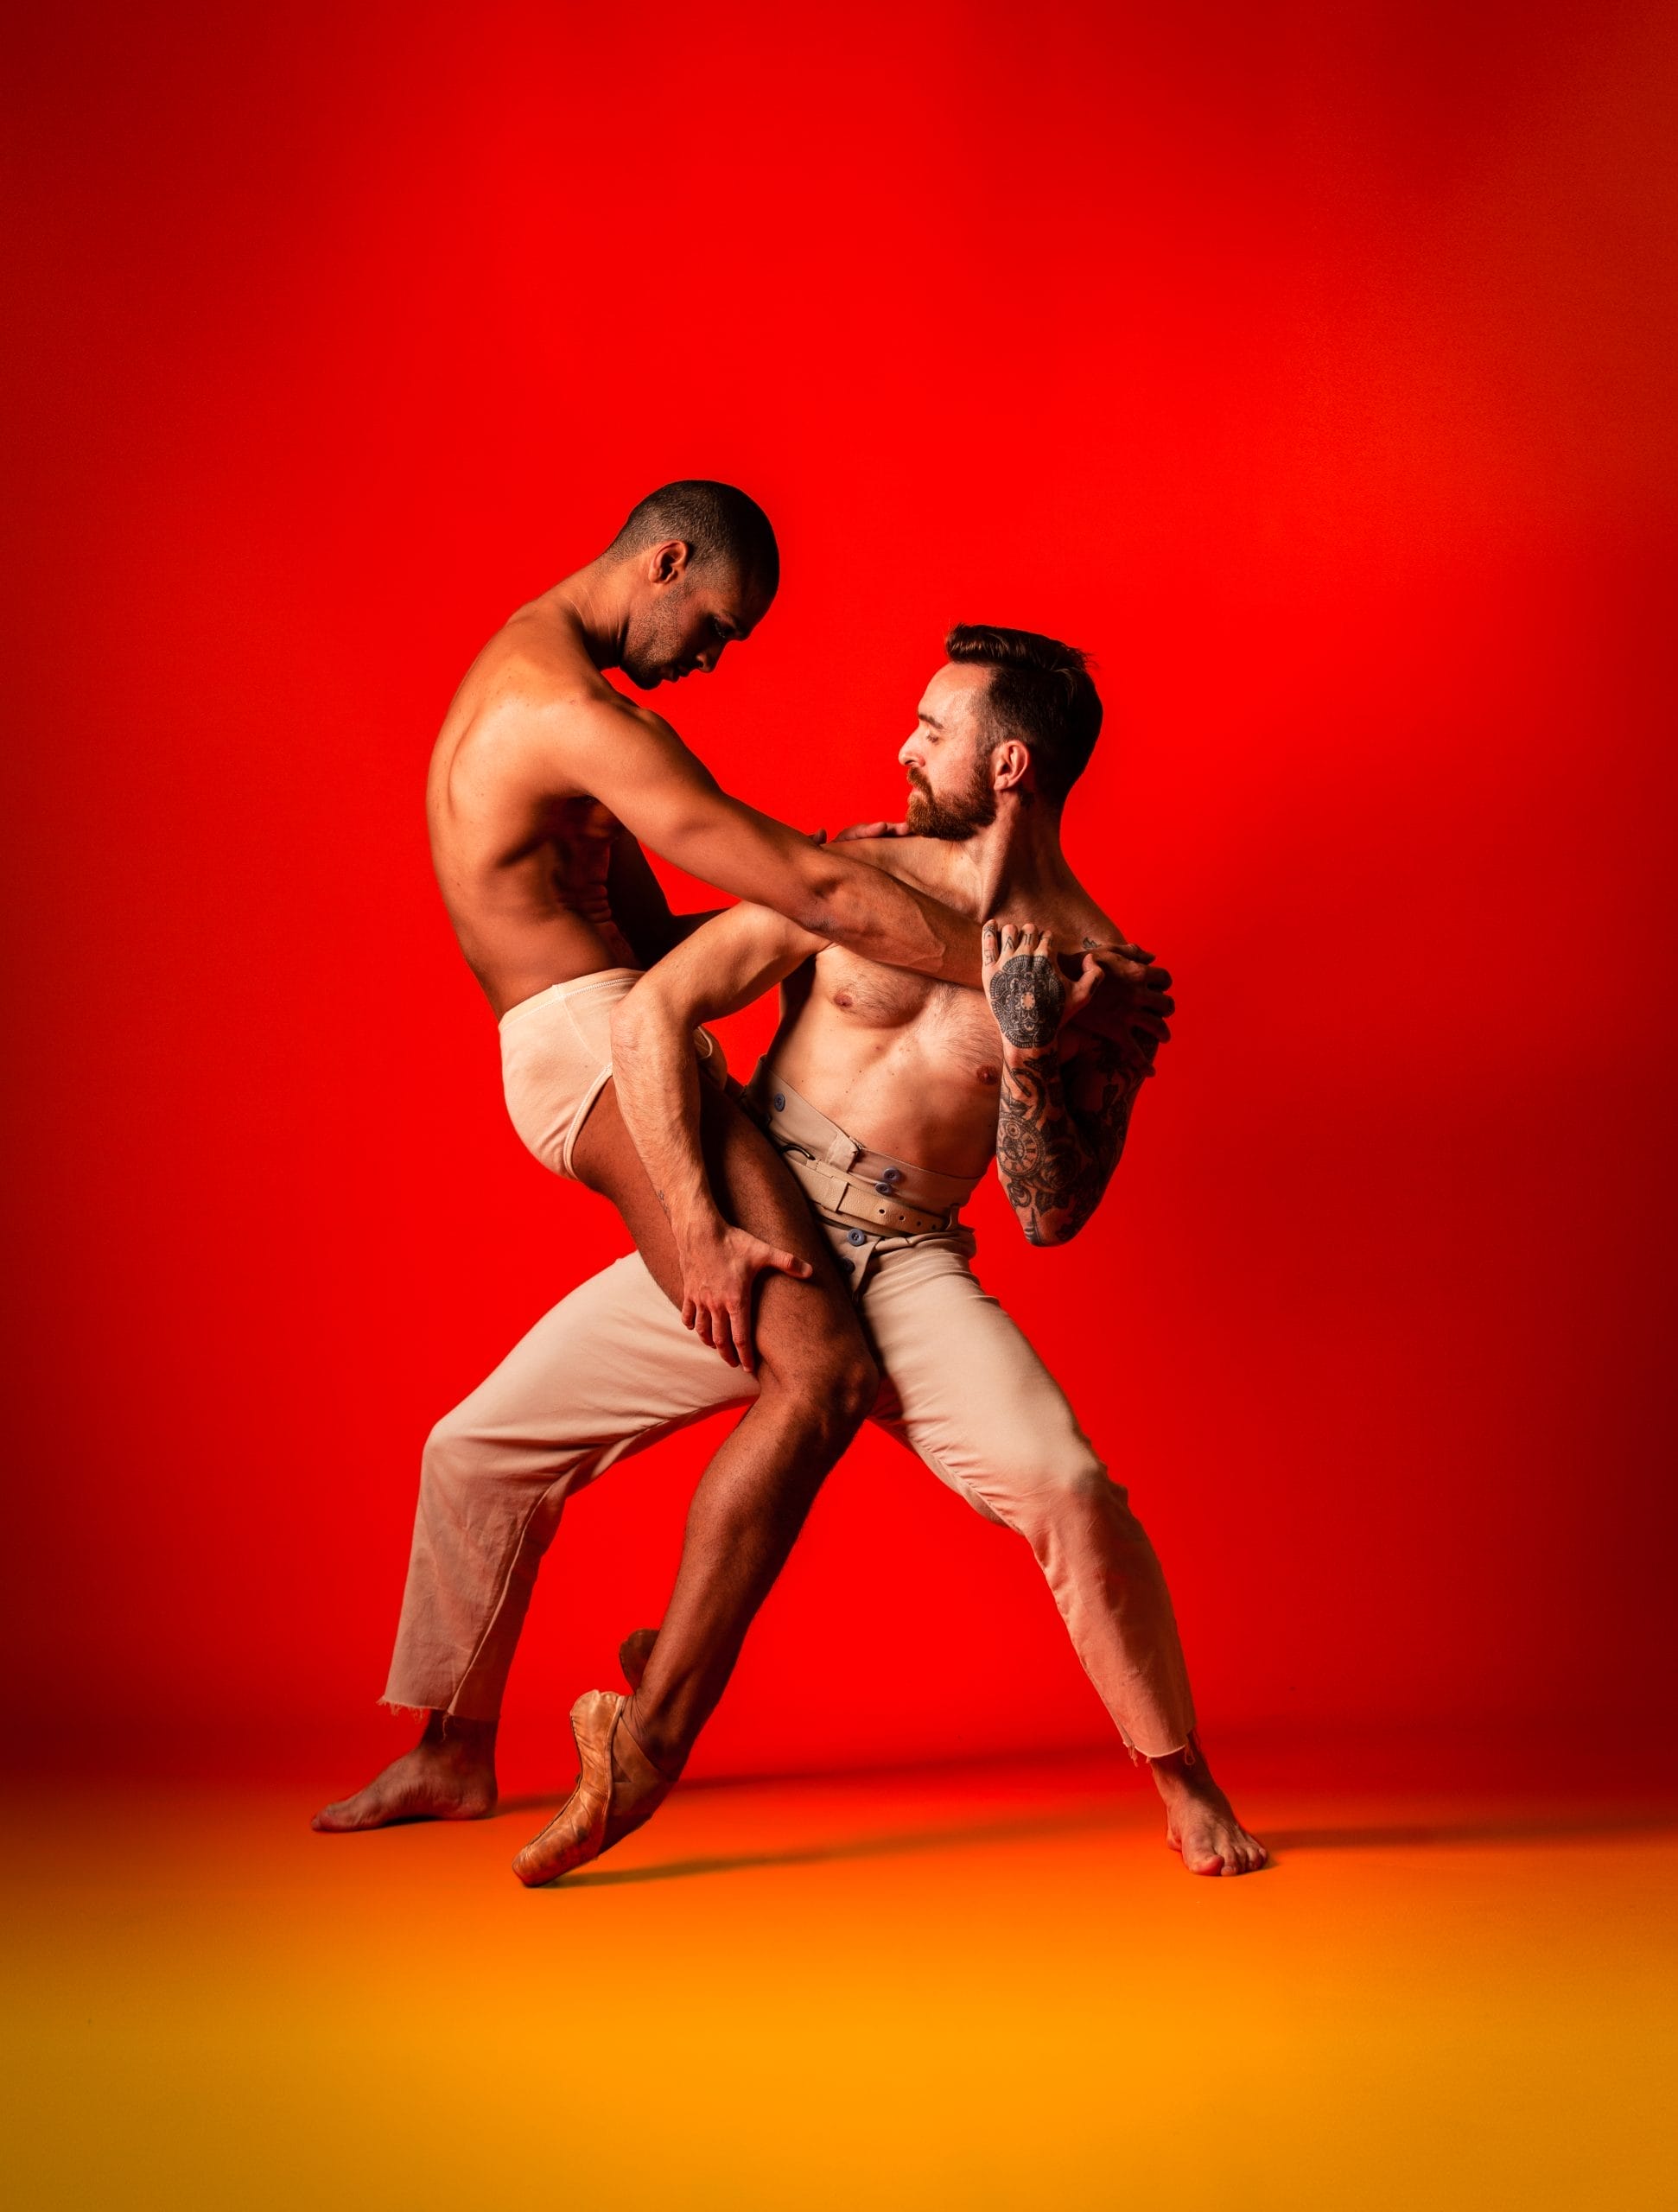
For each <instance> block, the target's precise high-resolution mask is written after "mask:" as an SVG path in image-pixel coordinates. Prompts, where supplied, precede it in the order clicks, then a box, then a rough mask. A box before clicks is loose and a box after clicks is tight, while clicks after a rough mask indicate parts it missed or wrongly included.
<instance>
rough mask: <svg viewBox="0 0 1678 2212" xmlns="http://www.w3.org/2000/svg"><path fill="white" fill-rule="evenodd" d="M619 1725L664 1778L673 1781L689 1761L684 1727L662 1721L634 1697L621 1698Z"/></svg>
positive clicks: (689, 1743)
mask: <svg viewBox="0 0 1678 2212" xmlns="http://www.w3.org/2000/svg"><path fill="white" fill-rule="evenodd" d="M619 1726H620V1727H623V1728H626V1729H627V1730H628V1732H629V1734H630V1736H631V1737H632V1738H633V1740H634V1743H635V1745H636V1747H637V1749H638V1750H639V1752H640V1754H641V1756H642V1758H645V1760H646V1761H647V1762H648V1764H650V1765H651V1766H655V1767H657V1768H658V1771H659V1773H660V1774H662V1775H663V1776H664V1778H665V1780H666V1781H667V1782H674V1781H676V1780H677V1777H678V1776H679V1775H680V1774H681V1771H682V1770H683V1767H684V1766H685V1765H686V1764H687V1763H688V1754H689V1753H690V1751H692V1749H693V1741H692V1738H691V1736H690V1734H689V1733H688V1732H685V1731H683V1730H680V1729H677V1728H675V1727H672V1726H671V1725H670V1724H669V1722H667V1721H663V1722H661V1720H660V1717H659V1715H658V1713H648V1712H645V1711H643V1710H641V1709H640V1708H639V1707H638V1706H637V1704H636V1702H635V1700H634V1698H633V1697H627V1698H626V1699H625V1700H624V1708H623V1716H622V1719H620V1723H619Z"/></svg>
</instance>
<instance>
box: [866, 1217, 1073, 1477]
mask: <svg viewBox="0 0 1678 2212" xmlns="http://www.w3.org/2000/svg"><path fill="white" fill-rule="evenodd" d="M864 1313H865V1316H866V1319H867V1321H868V1329H869V1332H870V1334H871V1335H872V1337H873V1338H874V1349H875V1351H876V1352H877V1353H878V1356H879V1359H880V1366H881V1367H882V1368H883V1369H884V1370H885V1376H886V1386H885V1389H883V1390H882V1392H881V1394H880V1404H879V1406H878V1408H876V1412H875V1419H876V1420H877V1421H880V1425H881V1426H882V1427H885V1428H886V1429H887V1430H888V1431H889V1432H890V1433H892V1434H893V1435H895V1436H896V1437H897V1438H898V1439H899V1441H901V1442H903V1443H905V1444H907V1445H908V1446H910V1448H911V1449H912V1450H913V1451H915V1452H918V1453H919V1454H920V1456H921V1458H922V1459H925V1461H926V1463H927V1465H929V1466H930V1467H931V1469H932V1471H933V1472H934V1473H935V1474H936V1475H938V1476H939V1477H940V1478H941V1479H942V1480H944V1482H946V1483H948V1484H950V1486H951V1488H952V1489H956V1490H958V1491H962V1492H963V1495H965V1496H967V1497H969V1498H970V1499H971V1500H972V1501H973V1502H974V1503H978V1504H980V1505H981V1506H982V1509H983V1510H996V1509H998V1508H1002V1507H1005V1506H1006V1504H1007V1502H1008V1501H1009V1500H1010V1499H1014V1498H1017V1497H1018V1496H1019V1494H1020V1490H1021V1488H1022V1487H1025V1488H1033V1487H1036V1486H1037V1485H1038V1484H1039V1483H1041V1482H1043V1481H1046V1480H1048V1479H1051V1478H1052V1476H1053V1474H1054V1472H1055V1471H1057V1470H1058V1469H1060V1468H1063V1467H1064V1466H1065V1465H1070V1464H1071V1463H1072V1460H1073V1459H1074V1458H1076V1459H1077V1462H1078V1463H1079V1464H1082V1463H1084V1461H1085V1460H1087V1459H1091V1458H1092V1457H1093V1455H1092V1454H1091V1452H1090V1442H1089V1439H1088V1438H1087V1437H1086V1436H1085V1435H1084V1433H1083V1431H1082V1430H1081V1429H1080V1428H1079V1427H1078V1425H1077V1418H1076V1416H1075V1415H1074V1414H1073V1412H1072V1408H1071V1403H1070V1402H1069V1400H1068V1399H1067V1396H1066V1394H1065V1391H1064V1390H1063V1389H1061V1387H1060V1385H1059V1384H1058V1383H1057V1382H1056V1381H1055V1378H1054V1376H1052V1374H1051V1373H1050V1372H1049V1370H1048V1369H1047V1368H1046V1366H1045V1365H1044V1363H1043V1361H1042V1360H1041V1359H1040V1358H1039V1356H1038V1354H1037V1352H1036V1351H1035V1350H1034V1349H1033V1345H1032V1344H1031V1342H1030V1340H1029V1339H1028V1338H1027V1335H1026V1332H1025V1331H1024V1330H1023V1329H1021V1328H1020V1325H1019V1323H1018V1322H1017V1321H1015V1320H1014V1318H1013V1316H1012V1315H1011V1314H1010V1313H1008V1312H1007V1310H1006V1308H1005V1307H1003V1306H1001V1305H1000V1304H999V1303H998V1302H997V1300H995V1299H994V1298H993V1297H991V1295H990V1294H989V1293H988V1291H987V1290H985V1288H984V1287H983V1286H982V1284H981V1283H980V1281H979V1280H978V1278H977V1277H976V1275H975V1274H973V1272H972V1269H971V1268H970V1267H969V1262H968V1254H967V1252H966V1251H965V1250H964V1249H962V1248H961V1247H960V1246H959V1245H958V1244H957V1243H950V1244H948V1245H945V1244H943V1243H929V1244H923V1245H918V1246H911V1247H909V1248H908V1249H905V1250H903V1251H902V1252H900V1253H896V1254H885V1255H881V1258H880V1260H879V1261H877V1262H876V1263H875V1273H874V1278H873V1280H872V1281H871V1283H870V1286H869V1289H868V1296H867V1298H866V1300H865V1302H864Z"/></svg>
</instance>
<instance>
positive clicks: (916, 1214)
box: [781, 1147, 955, 1236]
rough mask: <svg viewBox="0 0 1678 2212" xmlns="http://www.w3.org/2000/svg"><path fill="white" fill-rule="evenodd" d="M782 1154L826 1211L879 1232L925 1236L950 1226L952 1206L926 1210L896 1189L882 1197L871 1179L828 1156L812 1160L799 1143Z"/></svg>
mask: <svg viewBox="0 0 1678 2212" xmlns="http://www.w3.org/2000/svg"><path fill="white" fill-rule="evenodd" d="M781 1156H782V1158H783V1159H784V1160H785V1162H786V1164H787V1166H789V1167H790V1168H791V1170H792V1173H794V1174H795V1175H796V1176H797V1177H798V1180H799V1182H800V1183H801V1184H802V1185H804V1189H805V1190H806V1191H808V1192H809V1193H810V1197H811V1198H814V1200H815V1201H816V1203H817V1205H818V1206H820V1207H821V1209H822V1211H823V1213H836V1214H839V1215H841V1216H842V1217H843V1218H844V1219H845V1220H846V1221H858V1222H861V1223H862V1224H863V1225H864V1226H865V1227H866V1228H868V1229H872V1230H874V1234H875V1235H876V1236H925V1235H926V1234H927V1232H928V1231H929V1230H935V1229H948V1228H949V1226H950V1216H951V1215H952V1214H953V1213H954V1211H955V1208H954V1207H953V1206H951V1207H947V1208H946V1209H945V1211H944V1212H943V1213H926V1212H924V1211H922V1209H921V1208H920V1207H919V1206H912V1205H906V1203H905V1202H904V1200H903V1199H901V1198H899V1197H898V1196H897V1194H896V1192H893V1194H892V1196H891V1197H890V1198H881V1197H880V1194H879V1192H877V1191H876V1190H875V1188H874V1185H873V1184H872V1183H859V1182H857V1181H855V1179H854V1178H852V1177H851V1176H849V1175H847V1174H844V1173H842V1171H841V1170H840V1169H838V1168H837V1167H829V1166H828V1164H827V1162H826V1161H825V1160H810V1159H809V1158H807V1157H806V1156H805V1155H804V1154H803V1153H801V1152H799V1151H798V1149H797V1148H796V1147H795V1148H794V1149H792V1150H791V1151H784V1152H783V1154H782V1155H781Z"/></svg>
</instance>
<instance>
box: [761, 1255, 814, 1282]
mask: <svg viewBox="0 0 1678 2212" xmlns="http://www.w3.org/2000/svg"><path fill="white" fill-rule="evenodd" d="M765 1264H766V1266H769V1267H772V1268H779V1269H780V1271H781V1273H782V1274H784V1275H793V1276H796V1278H797V1279H798V1281H800V1282H803V1281H804V1280H805V1278H806V1277H807V1276H809V1275H813V1274H815V1272H816V1270H815V1268H812V1267H811V1266H810V1262H809V1261H808V1260H801V1259H800V1258H799V1257H798V1254H797V1253H796V1252H771V1253H770V1255H769V1257H768V1259H767V1261H766V1263H765Z"/></svg>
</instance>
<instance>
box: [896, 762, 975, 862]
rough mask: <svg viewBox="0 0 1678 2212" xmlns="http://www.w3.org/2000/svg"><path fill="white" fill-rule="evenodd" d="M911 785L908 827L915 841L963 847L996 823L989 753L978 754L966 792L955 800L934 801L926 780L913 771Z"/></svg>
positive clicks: (910, 777) (910, 776)
mask: <svg viewBox="0 0 1678 2212" xmlns="http://www.w3.org/2000/svg"><path fill="white" fill-rule="evenodd" d="M909 782H910V785H911V789H910V792H909V804H908V806H907V807H906V809H905V826H906V829H908V832H909V835H910V836H912V837H938V838H942V840H943V841H944V843H945V844H947V845H963V844H965V843H966V842H967V840H968V839H969V837H971V836H974V835H975V834H976V832H977V831H978V830H981V829H989V827H990V825H991V823H993V822H995V819H996V794H995V791H993V790H992V789H991V787H990V756H989V754H988V753H975V754H974V756H973V767H972V773H971V775H970V776H969V780H968V785H967V788H966V790H965V791H957V794H956V796H955V797H954V798H950V799H936V798H933V796H932V794H931V791H929V790H928V789H927V786H926V779H925V777H924V776H922V775H921V774H920V773H919V772H918V771H917V770H915V769H913V768H911V769H910V771H909Z"/></svg>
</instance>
